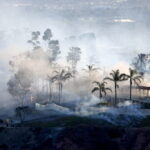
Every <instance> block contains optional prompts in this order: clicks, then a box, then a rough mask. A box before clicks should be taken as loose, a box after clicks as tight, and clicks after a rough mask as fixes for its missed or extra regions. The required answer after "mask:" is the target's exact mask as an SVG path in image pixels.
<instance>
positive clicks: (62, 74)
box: [52, 69, 72, 103]
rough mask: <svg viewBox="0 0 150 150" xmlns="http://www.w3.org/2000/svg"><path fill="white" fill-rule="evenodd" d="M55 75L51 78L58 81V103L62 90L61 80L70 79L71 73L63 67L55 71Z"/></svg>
mask: <svg viewBox="0 0 150 150" xmlns="http://www.w3.org/2000/svg"><path fill="white" fill-rule="evenodd" d="M55 73H56V75H55V76H54V77H53V78H52V80H53V81H54V82H55V81H56V82H57V83H58V90H59V103H60V101H61V98H62V90H63V82H65V81H66V80H68V79H70V78H71V77H72V74H71V73H70V72H66V71H65V70H64V69H63V70H62V71H60V72H58V71H55Z"/></svg>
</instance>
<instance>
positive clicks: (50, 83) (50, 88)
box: [47, 75, 54, 101]
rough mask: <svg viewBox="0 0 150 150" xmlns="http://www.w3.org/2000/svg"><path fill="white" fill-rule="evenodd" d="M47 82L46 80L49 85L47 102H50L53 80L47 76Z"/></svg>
mask: <svg viewBox="0 0 150 150" xmlns="http://www.w3.org/2000/svg"><path fill="white" fill-rule="evenodd" d="M47 80H48V83H49V101H51V100H52V84H53V83H54V78H53V77H50V76H49V75H48V76H47Z"/></svg>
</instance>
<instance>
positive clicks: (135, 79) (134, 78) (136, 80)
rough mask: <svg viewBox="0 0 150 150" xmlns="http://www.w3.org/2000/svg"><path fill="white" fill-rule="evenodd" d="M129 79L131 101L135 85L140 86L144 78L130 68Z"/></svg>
mask: <svg viewBox="0 0 150 150" xmlns="http://www.w3.org/2000/svg"><path fill="white" fill-rule="evenodd" d="M126 76H127V78H128V79H129V80H130V100H131V99H132V85H133V83H134V84H136V85H137V86H139V83H141V80H142V79H143V77H142V76H141V75H138V72H137V71H136V70H135V69H131V68H129V75H126Z"/></svg>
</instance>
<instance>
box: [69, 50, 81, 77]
mask: <svg viewBox="0 0 150 150" xmlns="http://www.w3.org/2000/svg"><path fill="white" fill-rule="evenodd" d="M80 55H81V49H80V48H79V47H72V48H70V51H69V52H68V56H67V62H69V63H70V64H71V67H72V72H73V74H75V73H76V67H77V63H78V61H80Z"/></svg>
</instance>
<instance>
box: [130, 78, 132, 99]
mask: <svg viewBox="0 0 150 150" xmlns="http://www.w3.org/2000/svg"><path fill="white" fill-rule="evenodd" d="M131 99H132V80H131V79H130V100H131Z"/></svg>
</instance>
